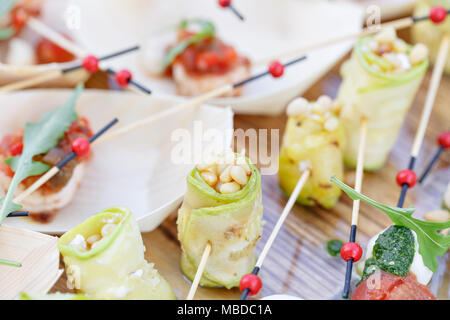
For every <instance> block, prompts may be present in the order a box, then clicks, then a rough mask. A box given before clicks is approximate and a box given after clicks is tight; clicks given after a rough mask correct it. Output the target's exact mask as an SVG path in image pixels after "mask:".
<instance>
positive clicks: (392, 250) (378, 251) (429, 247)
mask: <svg viewBox="0 0 450 320" xmlns="http://www.w3.org/2000/svg"><path fill="white" fill-rule="evenodd" d="M332 181H333V183H335V184H336V185H337V186H339V188H341V189H342V190H343V191H344V192H346V193H347V194H348V195H349V196H350V197H351V198H352V199H353V200H362V201H364V202H366V203H368V204H370V205H372V206H373V207H375V208H377V209H379V210H381V211H382V212H384V213H385V214H386V215H387V216H388V217H389V218H390V219H391V220H392V222H393V223H394V225H392V226H390V227H388V228H387V229H385V230H383V231H381V232H380V233H379V234H377V235H375V236H374V237H373V238H372V239H371V240H370V241H369V243H368V245H367V248H366V254H365V260H364V261H362V262H360V263H359V264H358V266H357V269H359V271H360V273H361V269H362V268H361V267H363V269H362V278H361V281H360V282H359V283H358V284H357V285H356V289H355V290H354V292H353V295H352V299H353V300H435V299H436V298H435V296H434V295H433V293H432V292H431V291H430V289H429V288H428V287H427V284H428V283H429V282H430V280H431V278H432V276H433V274H434V273H435V272H436V271H437V269H438V266H439V262H438V259H437V257H438V256H441V257H442V256H444V254H445V253H446V252H447V251H448V249H449V248H450V237H449V236H448V235H446V233H445V232H444V231H445V230H446V229H447V228H449V227H450V221H449V220H448V215H447V216H446V217H445V218H446V219H442V220H441V221H436V220H434V221H431V220H430V221H423V220H420V219H416V218H413V217H412V214H413V213H414V211H415V209H414V207H409V208H398V207H391V206H387V205H384V204H381V203H379V202H377V201H375V200H372V199H370V198H368V197H366V196H364V195H362V194H360V193H358V192H356V191H355V190H353V189H352V188H350V187H349V186H347V185H345V184H344V183H342V182H341V181H339V180H338V179H336V178H334V177H333V178H332ZM342 255H343V253H342V250H341V256H342ZM358 259H359V258H358Z"/></svg>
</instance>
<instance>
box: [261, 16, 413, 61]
mask: <svg viewBox="0 0 450 320" xmlns="http://www.w3.org/2000/svg"><path fill="white" fill-rule="evenodd" d="M413 23H414V18H412V17H407V18H402V19H398V20H394V21H390V22H386V23H382V24H380V25H378V26H372V27H367V28H364V29H362V30H361V31H359V32H355V33H351V34H346V35H343V36H340V37H336V38H333V39H328V40H325V41H320V42H316V43H312V44H309V45H306V46H304V47H302V48H298V49H295V50H291V51H288V52H285V53H282V54H279V55H275V56H272V57H270V58H266V59H263V60H260V61H257V62H255V63H252V66H259V65H264V64H267V63H270V62H271V61H274V60H283V59H287V58H289V57H293V56H297V55H301V54H305V53H308V52H310V51H313V50H318V49H322V48H324V47H327V46H331V45H334V44H338V43H341V42H344V41H348V40H354V39H358V38H360V37H364V36H368V35H371V34H375V33H378V32H380V31H382V30H385V29H387V28H394V29H396V30H399V29H404V28H407V27H409V26H411V25H413Z"/></svg>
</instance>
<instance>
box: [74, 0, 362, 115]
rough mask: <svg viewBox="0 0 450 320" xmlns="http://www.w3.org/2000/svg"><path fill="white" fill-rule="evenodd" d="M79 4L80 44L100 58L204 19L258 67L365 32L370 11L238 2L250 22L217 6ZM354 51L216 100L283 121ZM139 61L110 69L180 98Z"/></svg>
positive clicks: (135, 1)
mask: <svg viewBox="0 0 450 320" xmlns="http://www.w3.org/2000/svg"><path fill="white" fill-rule="evenodd" d="M76 3H77V5H79V7H80V10H81V14H82V20H81V21H82V23H81V27H80V29H79V30H75V31H74V36H75V37H76V39H77V41H78V42H79V43H80V44H82V45H83V46H84V48H89V50H91V51H93V52H96V53H99V54H103V53H107V52H110V51H111V50H113V49H117V47H127V46H129V45H134V44H136V43H145V41H146V40H147V41H148V39H149V38H150V37H151V36H154V35H155V34H161V30H163V29H165V28H166V29H167V27H169V26H173V25H175V24H177V23H179V21H180V20H182V19H184V18H194V17H203V18H207V19H210V20H212V21H213V22H214V23H215V24H216V27H217V30H218V34H219V35H220V37H221V38H223V39H224V40H225V41H226V42H228V43H231V44H233V45H234V46H235V47H236V48H237V50H238V51H239V52H242V53H243V54H245V55H247V56H249V57H250V59H251V60H252V61H254V62H257V61H261V60H264V59H266V58H269V57H273V56H274V55H277V54H280V53H283V52H286V51H290V50H293V49H297V48H300V47H303V46H304V45H307V44H311V43H316V42H317V41H318V40H326V39H332V38H334V37H336V36H339V35H343V34H348V33H354V32H357V31H358V30H360V28H361V25H362V19H363V9H362V7H361V6H359V5H357V4H354V3H350V2H332V1H324V0H314V1H311V0H284V1H274V0H236V1H234V5H235V6H236V8H238V9H239V10H240V11H241V12H242V14H243V15H244V16H245V18H246V20H245V22H241V21H240V20H239V19H237V18H236V17H235V16H234V15H233V14H232V13H231V12H229V11H228V10H223V9H222V8H220V7H219V6H218V5H217V1H214V0H208V1H206V0H189V1H186V0H170V1H165V0H164V1H163V0H128V1H120V0H97V1H91V0H78V1H76ZM351 45H352V42H346V43H341V44H338V45H335V46H330V47H327V48H325V49H322V50H318V51H315V52H312V53H311V54H310V55H309V59H308V60H307V61H304V62H302V63H299V64H297V65H295V66H292V67H289V69H287V70H286V72H285V75H284V76H283V77H282V78H280V79H272V78H270V77H265V78H264V79H260V80H258V81H255V82H254V83H252V84H249V85H247V86H246V87H245V88H244V92H243V95H242V96H241V97H237V98H223V99H216V100H213V101H212V103H214V104H218V105H225V106H227V105H231V106H232V107H233V109H234V110H235V111H236V112H239V113H256V114H278V113H280V112H282V111H283V109H284V107H285V106H286V105H287V103H288V102H289V101H290V100H292V99H293V98H294V97H295V96H297V95H299V94H301V93H302V92H304V91H305V90H306V89H307V88H308V87H309V86H311V85H312V84H313V83H314V82H315V81H316V80H318V79H319V78H320V77H321V76H322V75H324V74H325V72H326V71H327V70H328V69H329V68H330V67H331V66H332V65H333V64H334V63H335V62H336V61H338V60H339V59H340V58H341V57H342V56H343V55H344V54H345V53H346V52H347V51H348V50H349V49H350V48H351ZM139 58H140V53H139V52H137V53H134V54H130V55H127V56H123V57H121V58H118V59H115V60H114V61H111V62H109V64H110V65H111V66H112V67H114V68H116V69H119V68H128V69H130V70H131V71H132V72H133V75H134V78H135V79H136V80H137V81H139V82H142V83H143V84H145V85H146V86H148V87H149V88H150V89H152V90H153V91H154V92H155V93H158V94H160V95H166V96H174V95H175V85H174V84H173V83H172V82H171V81H170V80H167V79H160V78H152V77H150V76H149V75H148V74H147V73H146V72H145V71H144V70H143V68H142V67H141V64H140V61H139ZM264 68H265V67H264ZM254 71H255V70H254Z"/></svg>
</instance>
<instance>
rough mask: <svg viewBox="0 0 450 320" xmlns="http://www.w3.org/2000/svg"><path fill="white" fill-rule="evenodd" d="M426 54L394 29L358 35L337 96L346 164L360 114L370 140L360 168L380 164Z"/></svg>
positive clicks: (353, 152)
mask: <svg viewBox="0 0 450 320" xmlns="http://www.w3.org/2000/svg"><path fill="white" fill-rule="evenodd" d="M427 56H428V50H427V48H426V47H425V45H423V44H416V45H415V46H410V45H408V44H407V43H405V42H404V41H403V40H401V39H399V38H398V37H397V35H396V33H395V30H394V29H386V30H384V31H382V32H380V33H378V34H377V35H375V36H367V37H364V38H361V39H360V40H358V42H357V43H356V45H355V48H354V50H353V54H352V57H351V58H350V60H348V61H347V62H345V63H344V64H343V66H342V69H341V73H342V77H343V82H342V84H341V87H340V89H339V93H338V98H337V99H338V101H339V102H340V103H342V104H343V109H342V112H341V119H342V123H343V125H344V128H345V132H346V136H347V145H346V148H345V149H344V150H345V151H344V161H345V163H346V164H347V165H349V166H351V167H354V166H355V165H356V159H357V154H358V142H359V127H360V122H361V121H360V120H361V118H362V117H365V118H366V119H367V145H368V146H370V148H366V149H365V155H364V159H365V160H364V168H365V169H366V170H377V169H380V168H381V167H382V166H383V165H384V163H385V161H386V158H387V156H388V154H389V152H390V150H391V148H392V146H393V144H394V142H395V140H396V138H397V133H398V131H399V129H400V127H401V125H402V123H403V120H404V118H405V115H406V112H407V111H408V109H409V107H410V106H411V104H412V101H413V99H414V96H415V95H416V92H417V90H418V88H419V86H420V84H421V82H422V79H423V76H424V74H425V71H426V70H427V68H428V58H427Z"/></svg>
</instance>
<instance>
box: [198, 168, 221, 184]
mask: <svg viewBox="0 0 450 320" xmlns="http://www.w3.org/2000/svg"><path fill="white" fill-rule="evenodd" d="M200 175H201V176H202V178H203V180H205V182H206V183H207V184H208V185H209V186H211V187H214V186H215V185H216V183H217V176H216V175H215V174H214V173H212V172H210V171H203V172H202V173H200Z"/></svg>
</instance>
